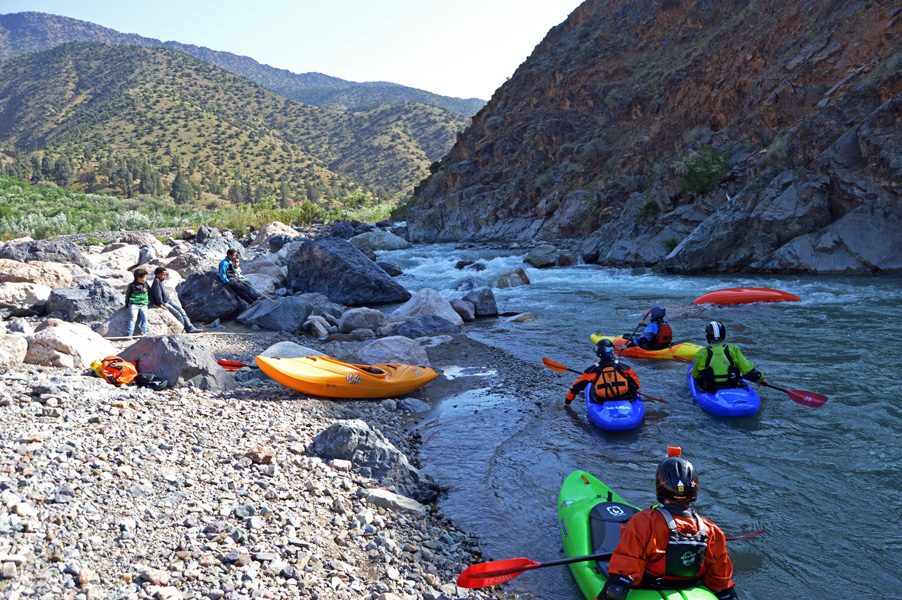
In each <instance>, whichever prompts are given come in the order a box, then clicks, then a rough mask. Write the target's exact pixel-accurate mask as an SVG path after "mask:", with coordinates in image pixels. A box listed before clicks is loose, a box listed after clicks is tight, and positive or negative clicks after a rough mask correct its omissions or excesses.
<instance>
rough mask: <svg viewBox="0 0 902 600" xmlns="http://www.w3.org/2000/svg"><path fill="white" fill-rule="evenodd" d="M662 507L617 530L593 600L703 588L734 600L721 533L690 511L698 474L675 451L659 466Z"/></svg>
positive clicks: (657, 486)
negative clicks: (617, 540) (639, 592)
mask: <svg viewBox="0 0 902 600" xmlns="http://www.w3.org/2000/svg"><path fill="white" fill-rule="evenodd" d="M655 492H656V495H657V498H658V502H660V503H661V504H660V505H655V506H653V507H651V508H647V509H645V510H643V511H642V512H639V513H636V514H635V515H633V516H632V517H631V518H630V520H629V521H627V522H626V523H625V524H624V525H623V526H622V527H621V528H620V543H619V544H618V545H617V548H616V549H615V550H614V553H613V555H612V556H611V562H610V566H609V570H608V580H607V582H606V583H605V585H604V587H603V588H602V589H601V592H600V593H599V594H598V597H597V598H596V600H624V598H626V596H627V594H628V593H629V591H630V589H631V588H633V587H638V588H645V589H659V590H664V589H668V590H669V589H684V588H688V587H693V586H696V585H698V584H699V583H701V584H702V585H704V586H706V587H708V588H709V589H710V590H711V591H713V592H714V595H715V596H717V598H719V599H720V600H738V598H739V596H738V595H737V594H736V590H735V589H734V585H735V584H734V582H733V579H732V577H733V563H732V562H731V561H730V557H729V556H727V541H726V538H725V536H724V533H723V531H721V529H720V528H719V527H718V526H717V525H715V524H714V523H713V522H711V521H710V520H708V519H705V518H703V517H700V516H699V515H698V514H697V513H696V512H695V511H694V510H692V509H691V508H689V503H691V502H695V499H696V498H697V497H698V472H697V471H696V470H695V466H694V465H693V464H692V463H691V462H689V461H688V460H686V459H685V458H683V457H682V456H680V449H679V448H677V447H671V448H668V456H667V458H665V459H664V460H663V461H661V463H660V464H659V465H658V471H657V474H656V476H655Z"/></svg>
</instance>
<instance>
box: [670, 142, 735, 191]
mask: <svg viewBox="0 0 902 600" xmlns="http://www.w3.org/2000/svg"><path fill="white" fill-rule="evenodd" d="M729 170H730V166H729V165H728V164H727V161H726V159H725V158H724V157H723V155H721V154H720V152H718V151H717V150H714V149H712V148H705V149H703V150H701V151H700V152H690V153H689V154H686V155H685V156H683V158H682V159H680V160H678V161H677V162H676V163H675V164H674V171H675V172H676V174H677V175H679V176H680V177H681V178H682V179H683V189H685V190H686V191H688V192H692V193H696V194H707V193H708V192H710V191H712V190H714V189H715V188H716V187H717V186H718V184H719V183H720V180H721V179H722V178H723V176H724V175H726V174H727V172H728V171H729Z"/></svg>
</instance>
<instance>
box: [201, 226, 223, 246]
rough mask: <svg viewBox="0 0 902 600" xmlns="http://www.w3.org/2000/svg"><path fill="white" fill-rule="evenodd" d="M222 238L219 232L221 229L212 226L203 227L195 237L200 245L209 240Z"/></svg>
mask: <svg viewBox="0 0 902 600" xmlns="http://www.w3.org/2000/svg"><path fill="white" fill-rule="evenodd" d="M218 237H222V234H221V233H220V232H219V229H217V228H216V227H212V226H210V225H201V226H200V227H198V229H197V235H196V236H195V237H194V240H195V241H196V242H197V243H198V244H203V243H204V242H206V241H207V240H212V239H214V238H218Z"/></svg>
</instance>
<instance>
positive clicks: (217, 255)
mask: <svg viewBox="0 0 902 600" xmlns="http://www.w3.org/2000/svg"><path fill="white" fill-rule="evenodd" d="M230 248H231V249H232V250H235V251H236V252H238V254H241V253H242V252H243V251H244V246H242V245H241V242H239V241H238V240H236V239H235V238H230V237H216V238H212V239H207V240H206V241H204V242H203V243H198V244H197V245H196V246H195V247H194V248H191V250H189V251H188V253H190V254H195V255H197V256H199V257H201V258H202V259H204V260H205V261H211V262H214V263H215V264H219V261H221V260H222V259H223V258H225V256H226V252H228V251H229V249H230ZM183 275H184V273H183Z"/></svg>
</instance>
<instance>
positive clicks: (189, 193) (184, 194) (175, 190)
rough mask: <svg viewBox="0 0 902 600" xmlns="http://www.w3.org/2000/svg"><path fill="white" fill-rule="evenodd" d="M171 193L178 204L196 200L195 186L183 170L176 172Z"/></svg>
mask: <svg viewBox="0 0 902 600" xmlns="http://www.w3.org/2000/svg"><path fill="white" fill-rule="evenodd" d="M169 195H170V196H172V199H173V200H175V203H176V204H187V203H189V202H193V201H194V186H193V185H191V182H190V181H189V180H188V178H187V177H186V176H185V175H184V174H182V172H181V171H179V172H178V173H176V174H175V179H174V180H173V181H172V190H171V191H170V192H169Z"/></svg>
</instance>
